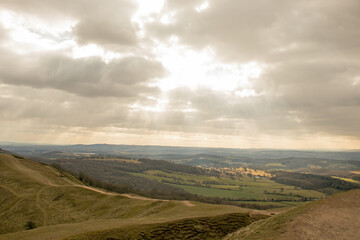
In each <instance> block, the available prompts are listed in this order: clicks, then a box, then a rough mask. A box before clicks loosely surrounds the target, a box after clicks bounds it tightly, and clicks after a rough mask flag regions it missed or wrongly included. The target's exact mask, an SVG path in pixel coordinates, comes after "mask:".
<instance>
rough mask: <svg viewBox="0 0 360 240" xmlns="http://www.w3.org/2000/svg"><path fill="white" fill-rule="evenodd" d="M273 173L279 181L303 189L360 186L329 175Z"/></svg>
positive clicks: (346, 188)
mask: <svg viewBox="0 0 360 240" xmlns="http://www.w3.org/2000/svg"><path fill="white" fill-rule="evenodd" d="M272 173H273V174H274V175H275V176H274V177H273V178H272V180H274V181H275V182H277V183H282V184H286V185H292V186H296V187H300V188H302V189H310V190H317V191H321V192H324V193H329V192H332V191H331V189H333V190H336V191H347V190H351V189H358V188H360V185H357V184H354V183H351V182H346V181H343V180H340V179H337V178H333V177H329V176H321V175H314V174H305V173H295V172H285V171H273V172H272Z"/></svg>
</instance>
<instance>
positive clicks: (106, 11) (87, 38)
mask: <svg viewBox="0 0 360 240" xmlns="http://www.w3.org/2000/svg"><path fill="white" fill-rule="evenodd" d="M0 7H3V8H5V9H10V10H14V11H17V12H21V13H22V14H24V15H25V16H26V15H28V16H33V17H36V18H39V19H42V20H45V21H50V22H51V21H54V22H59V21H62V20H64V19H73V20H75V21H77V24H76V25H75V26H74V29H73V30H74V31H73V33H74V34H75V36H76V37H77V40H78V41H79V43H81V44H86V43H96V44H99V45H101V46H103V47H110V48H115V49H119V48H120V47H124V46H125V47H130V46H133V47H134V46H136V45H137V42H138V41H137V36H136V30H137V27H136V25H134V23H132V22H131V17H132V15H133V14H134V13H135V11H136V7H137V6H136V5H135V4H134V3H133V2H132V1H129V0H107V1H101V2H100V1H96V0H76V1H73V0H65V1H56V0H35V1H27V0H4V1H1V2H0Z"/></svg>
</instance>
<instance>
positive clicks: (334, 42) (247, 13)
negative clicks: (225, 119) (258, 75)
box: [148, 0, 360, 61]
mask: <svg viewBox="0 0 360 240" xmlns="http://www.w3.org/2000/svg"><path fill="white" fill-rule="evenodd" d="M209 3H210V7H209V8H208V9H206V10H205V11H203V12H201V13H197V12H196V11H195V10H194V7H195V6H196V5H198V3H193V4H189V2H187V1H186V3H184V4H183V5H181V4H180V3H179V2H178V1H171V0H170V1H168V4H167V7H165V8H164V9H165V10H164V12H171V11H175V10H176V9H183V10H181V11H178V13H177V15H176V17H175V18H176V22H175V23H174V24H169V25H163V24H161V23H160V21H158V22H154V23H150V24H149V25H148V30H149V31H150V32H151V33H152V34H154V35H155V36H157V37H160V38H165V39H166V38H168V37H170V36H171V35H176V36H178V37H179V38H180V41H181V42H182V43H185V44H187V45H190V46H193V47H195V48H203V47H206V46H211V47H212V48H214V49H215V51H216V53H217V55H218V57H219V58H222V59H225V60H230V61H251V60H256V61H266V59H269V58H270V59H274V58H275V59H277V58H283V55H285V56H287V57H288V56H289V55H288V54H287V53H291V54H292V55H291V56H292V57H294V56H296V54H298V55H299V56H301V55H302V54H303V53H304V52H306V54H307V56H308V57H321V56H316V54H318V53H319V51H320V52H322V53H323V54H324V55H325V56H328V55H329V52H331V54H336V55H337V56H339V55H341V54H343V52H344V51H346V52H347V54H352V55H354V54H357V55H358V53H359V50H360V48H359V44H357V39H359V37H360V30H359V28H358V27H357V26H358V25H359V24H360V17H359V14H358V13H359V9H360V3H359V1H356V0H345V1H341V2H339V1H336V0H331V1H328V0H317V1H311V2H309V1H266V0H264V1H231V0H226V1H209ZM160 18H161V17H159V19H160Z"/></svg>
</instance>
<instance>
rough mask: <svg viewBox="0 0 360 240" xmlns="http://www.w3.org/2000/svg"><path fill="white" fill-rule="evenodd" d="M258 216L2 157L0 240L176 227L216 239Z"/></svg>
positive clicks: (149, 232) (130, 235) (117, 235)
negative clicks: (98, 184)
mask: <svg viewBox="0 0 360 240" xmlns="http://www.w3.org/2000/svg"><path fill="white" fill-rule="evenodd" d="M259 213H262V212H260V211H253V210H252V211H250V210H247V209H243V208H239V207H235V206H225V205H211V204H204V203H198V202H189V201H169V200H159V199H149V198H144V197H140V196H136V195H131V194H130V195H129V194H117V193H112V192H106V191H104V190H101V189H95V188H92V187H89V186H85V185H84V184H83V183H81V182H80V181H79V180H78V179H76V178H75V177H73V176H72V175H70V174H67V173H65V172H60V171H58V170H57V169H55V168H53V167H51V166H48V165H44V164H40V163H37V162H34V161H32V160H28V159H23V158H20V157H14V156H12V155H9V154H4V153H0V239H40V240H41V239H65V238H69V239H108V236H111V237H112V238H113V239H139V236H151V238H154V237H155V238H156V236H157V235H159V234H160V233H161V229H162V230H164V229H165V230H166V229H167V228H171V229H173V228H174V226H176V227H175V229H178V232H177V234H183V239H187V238H189V239H216V238H219V237H221V236H225V235H226V234H228V233H230V232H233V231H235V230H236V229H238V228H240V227H243V226H246V225H248V224H250V223H251V222H253V221H255V220H257V219H259V218H264V215H259ZM29 223H31V224H29ZM229 223H231V224H229ZM143 226H145V227H143ZM26 228H35V229H31V230H26ZM89 232H90V233H89ZM134 234H135V235H134ZM136 234H137V235H136ZM124 236H126V238H125V237H124ZM170 237H171V236H170Z"/></svg>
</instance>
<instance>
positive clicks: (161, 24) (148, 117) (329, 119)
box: [0, 0, 360, 149]
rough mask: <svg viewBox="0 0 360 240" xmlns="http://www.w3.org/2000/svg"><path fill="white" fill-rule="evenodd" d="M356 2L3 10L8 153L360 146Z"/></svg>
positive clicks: (268, 0) (359, 6)
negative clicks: (16, 149) (106, 146)
mask: <svg viewBox="0 0 360 240" xmlns="http://www.w3.org/2000/svg"><path fill="white" fill-rule="evenodd" d="M359 26H360V1H359V0H341V1H339V0H311V1H309V0H296V1H295V0H294V1H290V0H256V1H253V0H241V1H238V0H205V1H204V0H201V1H198V0H181V1H180V0H168V1H166V0H164V1H163V0H138V1H125V0H103V1H100V0H98V1H96V0H61V1H60V0H0V129H1V132H0V141H14V142H30V143H50V144H74V143H85V144H90V143H115V144H139V145H148V144H151V145H172V146H205V147H237V148H292V149H359V148H360V27H359Z"/></svg>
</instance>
